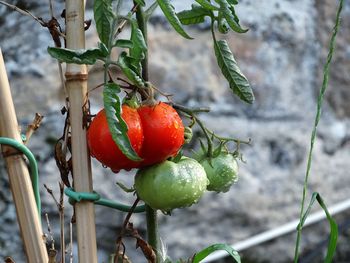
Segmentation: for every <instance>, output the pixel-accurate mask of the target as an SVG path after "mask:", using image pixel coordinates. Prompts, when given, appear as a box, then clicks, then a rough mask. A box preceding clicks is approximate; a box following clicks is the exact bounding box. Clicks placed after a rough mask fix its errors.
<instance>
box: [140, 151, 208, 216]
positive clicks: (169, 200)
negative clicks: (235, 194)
mask: <svg viewBox="0 0 350 263" xmlns="http://www.w3.org/2000/svg"><path fill="white" fill-rule="evenodd" d="M207 184H208V179H207V176H206V174H205V171H204V169H203V167H202V166H201V165H200V164H199V163H198V162H197V161H196V160H194V159H191V158H186V157H182V158H181V159H180V160H179V161H178V162H177V163H175V162H172V161H164V162H162V163H159V164H156V165H153V166H150V167H146V168H144V169H140V170H139V171H138V172H137V174H136V176H135V190H136V192H137V194H138V196H139V197H140V198H141V199H142V200H143V201H145V203H146V204H148V205H149V206H150V207H152V208H154V209H160V210H162V211H164V212H170V211H171V210H172V209H175V208H180V207H186V206H190V205H192V204H194V203H196V202H197V201H198V200H199V198H200V197H201V196H202V195H203V193H204V192H205V190H206V188H207Z"/></svg>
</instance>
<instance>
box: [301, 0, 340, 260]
mask: <svg viewBox="0 0 350 263" xmlns="http://www.w3.org/2000/svg"><path fill="white" fill-rule="evenodd" d="M342 8H343V0H341V1H340V3H339V7H338V11H337V15H336V22H335V26H334V28H333V34H332V37H331V40H330V46H329V53H328V56H327V61H326V64H325V66H324V69H323V83H322V88H321V90H320V93H319V95H318V101H317V112H316V117H315V122H314V127H313V130H312V134H311V142H310V150H309V154H308V160H307V168H306V174H305V180H304V187H303V194H302V200H301V208H300V215H299V216H300V223H299V225H298V228H297V239H296V244H295V253H294V263H297V262H298V259H299V247H300V240H301V230H302V219H303V216H304V209H305V199H306V194H307V187H308V181H309V176H310V170H311V163H312V153H313V148H314V143H315V140H316V132H317V126H318V123H319V121H320V118H321V109H322V104H323V97H324V94H325V92H326V89H327V86H328V77H329V68H330V64H331V61H332V57H333V53H334V49H335V40H336V36H337V33H338V29H339V25H340V13H341V11H342Z"/></svg>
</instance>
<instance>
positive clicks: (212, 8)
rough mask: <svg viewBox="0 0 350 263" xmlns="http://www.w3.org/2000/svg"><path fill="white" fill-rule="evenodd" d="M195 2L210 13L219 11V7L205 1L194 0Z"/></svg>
mask: <svg viewBox="0 0 350 263" xmlns="http://www.w3.org/2000/svg"><path fill="white" fill-rule="evenodd" d="M196 2H197V3H198V4H200V5H201V6H202V7H204V8H205V9H207V10H211V11H218V10H220V8H219V7H217V6H215V5H212V4H211V3H209V2H208V1H207V0H196Z"/></svg>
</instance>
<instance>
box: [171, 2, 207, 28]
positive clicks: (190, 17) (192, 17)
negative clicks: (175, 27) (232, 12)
mask: <svg viewBox="0 0 350 263" xmlns="http://www.w3.org/2000/svg"><path fill="white" fill-rule="evenodd" d="M210 14H211V13H210V11H208V10H207V9H205V8H204V7H202V6H198V5H192V9H191V10H184V11H181V12H179V13H177V17H178V18H179V20H180V22H181V23H182V24H183V25H193V24H199V23H203V22H204V20H205V16H210Z"/></svg>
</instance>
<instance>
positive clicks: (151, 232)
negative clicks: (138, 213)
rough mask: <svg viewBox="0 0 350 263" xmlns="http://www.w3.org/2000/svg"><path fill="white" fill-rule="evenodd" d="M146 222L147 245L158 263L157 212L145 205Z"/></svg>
mask: <svg viewBox="0 0 350 263" xmlns="http://www.w3.org/2000/svg"><path fill="white" fill-rule="evenodd" d="M146 220H147V241H148V244H150V245H151V246H152V248H153V249H154V251H155V253H156V255H157V259H156V262H157V263H160V262H161V260H160V256H159V251H160V250H159V235H158V220H157V210H154V209H152V208H151V207H150V206H148V205H146Z"/></svg>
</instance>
